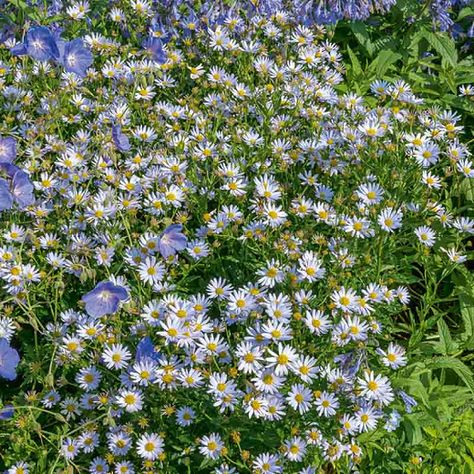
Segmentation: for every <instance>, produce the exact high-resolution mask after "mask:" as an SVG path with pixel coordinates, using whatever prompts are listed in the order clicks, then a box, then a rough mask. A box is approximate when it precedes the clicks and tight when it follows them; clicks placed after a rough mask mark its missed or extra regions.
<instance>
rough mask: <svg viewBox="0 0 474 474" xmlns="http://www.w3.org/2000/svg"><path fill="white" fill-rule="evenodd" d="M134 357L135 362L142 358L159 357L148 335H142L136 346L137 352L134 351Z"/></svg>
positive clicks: (156, 359)
mask: <svg viewBox="0 0 474 474" xmlns="http://www.w3.org/2000/svg"><path fill="white" fill-rule="evenodd" d="M135 359H136V360H137V362H139V361H141V360H143V359H152V360H154V361H158V360H160V359H161V355H160V353H159V352H157V351H155V347H154V345H153V341H152V340H151V338H150V337H148V336H147V337H144V338H143V339H142V340H141V341H140V342H139V343H138V346H137V352H136V353H135Z"/></svg>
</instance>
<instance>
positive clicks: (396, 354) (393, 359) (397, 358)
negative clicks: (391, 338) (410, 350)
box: [377, 342, 407, 369]
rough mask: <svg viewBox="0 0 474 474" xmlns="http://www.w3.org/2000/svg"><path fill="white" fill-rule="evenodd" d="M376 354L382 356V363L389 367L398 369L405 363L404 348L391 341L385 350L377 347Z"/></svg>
mask: <svg viewBox="0 0 474 474" xmlns="http://www.w3.org/2000/svg"><path fill="white" fill-rule="evenodd" d="M377 354H379V355H381V356H382V363H383V364H384V365H386V366H387V367H390V368H391V369H398V368H400V367H403V366H405V365H407V358H406V356H405V349H404V348H403V347H402V346H399V345H398V344H394V343H393V342H391V343H390V344H389V345H388V347H387V350H386V351H384V350H383V349H380V348H378V349H377Z"/></svg>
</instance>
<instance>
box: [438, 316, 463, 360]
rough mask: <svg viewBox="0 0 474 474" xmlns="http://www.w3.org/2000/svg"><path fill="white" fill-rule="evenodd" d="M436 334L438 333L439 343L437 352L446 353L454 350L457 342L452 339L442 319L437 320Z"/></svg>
mask: <svg viewBox="0 0 474 474" xmlns="http://www.w3.org/2000/svg"><path fill="white" fill-rule="evenodd" d="M437 324H438V335H439V341H440V342H439V344H437V348H438V350H439V352H441V354H443V355H448V354H451V353H453V352H454V351H456V349H457V348H458V344H456V343H455V342H454V341H453V338H452V337H451V333H450V332H449V328H448V325H447V324H446V323H445V322H444V320H443V319H439V320H438V323H437Z"/></svg>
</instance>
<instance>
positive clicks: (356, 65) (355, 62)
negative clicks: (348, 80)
mask: <svg viewBox="0 0 474 474" xmlns="http://www.w3.org/2000/svg"><path fill="white" fill-rule="evenodd" d="M347 52H348V53H349V57H350V58H351V63H352V70H353V71H354V74H355V75H356V76H357V75H359V74H361V73H362V66H361V65H360V61H359V59H358V58H357V56H356V55H355V53H354V51H352V49H351V48H350V47H349V45H348V46H347Z"/></svg>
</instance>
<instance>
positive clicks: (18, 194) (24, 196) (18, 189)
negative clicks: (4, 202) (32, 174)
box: [11, 170, 35, 209]
mask: <svg viewBox="0 0 474 474" xmlns="http://www.w3.org/2000/svg"><path fill="white" fill-rule="evenodd" d="M11 192H12V195H13V199H14V200H15V202H16V203H17V204H18V207H19V208H20V209H23V208H24V207H26V206H30V205H31V204H33V203H34V202H35V197H34V195H33V184H32V183H31V181H30V178H29V176H28V175H27V174H26V173H25V172H24V171H21V170H19V171H17V172H16V173H15V174H14V175H13V179H12V186H11Z"/></svg>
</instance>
